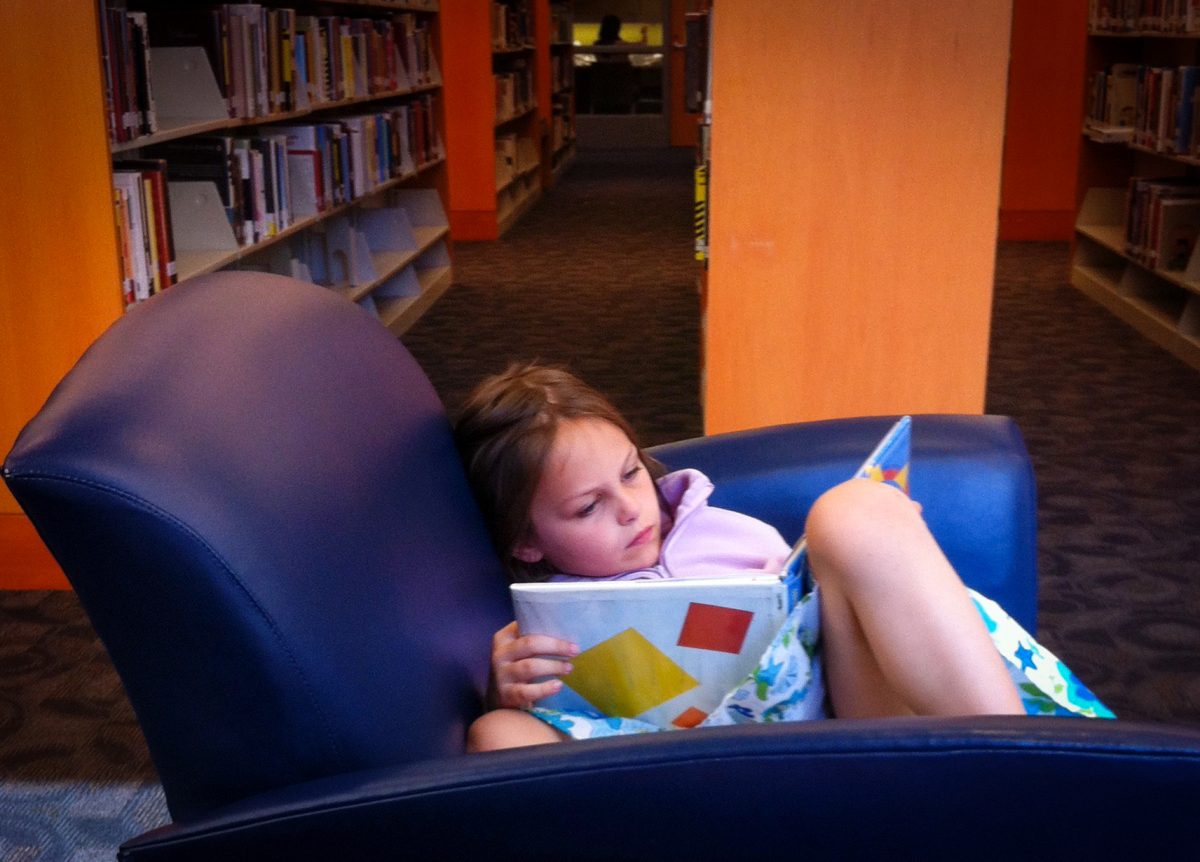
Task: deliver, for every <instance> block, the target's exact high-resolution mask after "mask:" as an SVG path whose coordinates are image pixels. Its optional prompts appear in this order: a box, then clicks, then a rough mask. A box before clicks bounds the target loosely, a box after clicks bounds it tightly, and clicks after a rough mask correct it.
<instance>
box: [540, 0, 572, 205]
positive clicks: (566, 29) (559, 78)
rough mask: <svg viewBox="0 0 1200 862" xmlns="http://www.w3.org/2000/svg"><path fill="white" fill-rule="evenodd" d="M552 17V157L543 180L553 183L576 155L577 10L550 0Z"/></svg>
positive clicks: (549, 77)
mask: <svg viewBox="0 0 1200 862" xmlns="http://www.w3.org/2000/svg"><path fill="white" fill-rule="evenodd" d="M549 11H550V20H549V48H550V50H549V69H548V74H547V75H546V76H545V79H546V81H547V84H548V87H547V90H548V93H549V97H548V98H547V99H546V100H545V101H546V102H547V103H548V104H549V105H550V112H549V114H550V116H549V121H550V145H549V154H550V157H549V158H548V159H546V162H545V165H544V169H543V172H542V177H543V179H542V182H543V184H545V185H552V184H553V182H554V180H555V178H557V177H558V176H559V175H560V174H562V172H563V171H564V170H566V168H567V166H568V165H570V163H571V160H572V159H574V157H575V149H576V135H575V42H574V36H573V35H572V24H573V23H574V10H573V7H572V4H571V3H570V2H569V0H551V3H550V7H549Z"/></svg>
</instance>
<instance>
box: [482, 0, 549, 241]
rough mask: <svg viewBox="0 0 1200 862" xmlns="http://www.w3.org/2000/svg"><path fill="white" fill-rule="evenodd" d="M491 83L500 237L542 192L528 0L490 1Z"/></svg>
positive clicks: (533, 46) (533, 52)
mask: <svg viewBox="0 0 1200 862" xmlns="http://www.w3.org/2000/svg"><path fill="white" fill-rule="evenodd" d="M491 10H492V18H491V23H492V78H493V80H494V82H495V86H496V121H495V123H496V133H495V154H496V223H497V231H498V233H499V234H501V235H503V234H504V233H505V231H507V230H508V229H509V228H510V227H511V226H512V225H513V224H514V223H515V222H516V221H517V220H518V219H519V218H520V217H521V216H522V215H524V213H525V212H526V210H528V209H529V207H530V206H532V205H533V203H534V201H536V200H537V198H538V196H539V195H540V194H541V192H542V180H541V175H540V174H541V166H542V164H541V162H542V160H541V153H540V150H539V147H538V144H537V140H536V134H537V107H538V103H537V91H536V90H535V84H534V81H535V65H536V63H537V56H536V51H537V45H536V42H535V38H534V27H533V10H532V8H531V6H530V4H529V3H528V2H526V0H506V2H494V3H492V4H491Z"/></svg>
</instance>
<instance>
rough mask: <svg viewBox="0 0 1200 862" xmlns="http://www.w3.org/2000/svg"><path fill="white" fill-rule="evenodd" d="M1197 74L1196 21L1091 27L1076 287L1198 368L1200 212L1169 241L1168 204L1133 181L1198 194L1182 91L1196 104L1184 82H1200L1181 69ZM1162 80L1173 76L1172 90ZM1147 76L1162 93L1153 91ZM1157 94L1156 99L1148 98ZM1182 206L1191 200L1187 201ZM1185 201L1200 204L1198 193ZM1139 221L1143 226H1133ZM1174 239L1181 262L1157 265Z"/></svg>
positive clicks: (1197, 127) (1199, 175)
mask: <svg viewBox="0 0 1200 862" xmlns="http://www.w3.org/2000/svg"><path fill="white" fill-rule="evenodd" d="M1097 14H1098V13H1097ZM1189 27H1190V29H1188V28H1189ZM1196 65H1200V18H1197V20H1195V21H1192V22H1190V23H1189V22H1188V21H1187V20H1186V18H1183V19H1180V20H1178V21H1176V20H1159V19H1146V20H1141V21H1125V20H1118V19H1115V18H1114V19H1108V18H1105V19H1103V20H1101V19H1100V18H1099V17H1097V16H1096V15H1094V16H1093V18H1092V20H1090V21H1089V25H1088V46H1087V69H1086V75H1087V84H1088V85H1089V86H1088V87H1087V89H1086V92H1087V94H1088V97H1087V98H1088V101H1087V104H1086V106H1085V110H1084V125H1083V130H1082V134H1081V136H1080V140H1081V143H1080V201H1079V208H1078V214H1077V217H1076V222H1075V241H1074V248H1073V253H1072V261H1071V283H1072V284H1073V285H1074V286H1075V287H1076V288H1078V289H1079V290H1080V291H1082V292H1083V293H1084V294H1086V295H1087V296H1088V297H1090V298H1091V299H1093V300H1095V301H1096V302H1098V303H1099V304H1101V305H1103V306H1104V307H1105V308H1107V309H1108V310H1109V311H1110V312H1112V313H1113V314H1114V315H1115V316H1117V317H1119V318H1120V319H1121V320H1123V321H1125V322H1126V323H1127V324H1129V325H1130V326H1131V327H1132V328H1133V329H1135V330H1136V331H1137V332H1139V333H1140V334H1141V335H1142V336H1144V337H1145V338H1147V339H1149V340H1151V341H1153V342H1154V343H1155V344H1158V345H1159V346H1160V347H1162V348H1163V349H1165V350H1167V351H1169V352H1170V353H1172V354H1174V355H1175V356H1176V357H1178V358H1179V359H1181V360H1182V361H1184V362H1186V363H1187V364H1189V365H1191V366H1192V367H1193V368H1197V369H1200V252H1197V250H1196V246H1197V243H1196V242H1195V239H1196V234H1197V231H1200V203H1198V204H1196V205H1195V206H1194V207H1193V208H1192V209H1194V216H1195V217H1194V218H1193V217H1190V216H1189V217H1188V218H1186V219H1185V220H1184V222H1186V223H1187V225H1188V226H1187V227H1183V229H1181V230H1174V231H1171V232H1170V234H1171V235H1170V236H1168V235H1167V231H1166V230H1162V229H1160V228H1161V225H1163V224H1166V222H1164V221H1163V220H1162V219H1161V218H1160V213H1162V212H1163V211H1165V209H1164V208H1163V205H1162V197H1160V196H1159V195H1158V194H1156V193H1155V194H1149V193H1147V192H1146V191H1136V192H1135V191H1133V190H1132V187H1131V183H1130V180H1131V179H1132V178H1146V179H1154V178H1161V179H1173V180H1175V181H1176V182H1178V183H1180V184H1182V185H1183V186H1184V187H1185V188H1187V187H1195V188H1196V189H1200V114H1197V113H1196V112H1194V111H1192V110H1191V107H1192V106H1191V104H1190V103H1191V101H1192V100H1191V98H1189V97H1187V96H1182V97H1181V96H1180V94H1179V91H1180V89H1185V90H1189V91H1190V92H1191V93H1193V94H1194V93H1195V90H1194V89H1191V87H1194V79H1193V83H1192V84H1191V85H1183V82H1184V81H1185V80H1186V79H1187V78H1191V77H1192V76H1193V75H1195V78H1200V73H1193V72H1187V73H1186V77H1185V73H1184V71H1183V70H1185V69H1187V67H1191V66H1196ZM1135 70H1136V74H1137V80H1136V81H1135V80H1132V75H1133V73H1134V71H1135ZM1120 72H1124V73H1125V77H1126V82H1127V83H1126V84H1125V86H1124V89H1125V92H1126V93H1131V95H1128V96H1124V97H1122V96H1119V95H1115V93H1117V92H1119V91H1120V90H1121V89H1122V87H1121V85H1119V84H1118V83H1116V81H1115V79H1116V78H1118V77H1121V76H1120V75H1119V73H1120ZM1164 72H1165V73H1167V74H1168V75H1169V77H1168V78H1165V80H1167V84H1166V86H1163V85H1162V81H1163V80H1164V77H1163V75H1164ZM1150 75H1153V76H1154V77H1157V82H1156V83H1154V84H1151V85H1149V89H1147V87H1148V85H1147V80H1148V77H1149V76H1150ZM1181 85H1183V86H1181ZM1154 88H1157V89H1158V92H1159V95H1158V96H1157V97H1147V95H1146V93H1147V92H1152V91H1153V89H1154ZM1184 103H1187V104H1186V105H1185V107H1182V108H1181V104H1184ZM1189 114H1190V116H1189ZM1122 116H1123V117H1124V119H1123V120H1122V119H1121V117H1122ZM1160 120H1161V122H1160ZM1168 194H1170V193H1168ZM1174 196H1175V197H1178V198H1181V199H1182V198H1185V195H1184V194H1183V193H1177V194H1175V195H1174ZM1186 197H1194V198H1196V199H1197V200H1200V194H1197V195H1187V196H1186ZM1134 204H1137V206H1135V205H1134ZM1168 206H1180V205H1178V204H1176V205H1168ZM1182 207H1184V208H1188V207H1191V205H1190V204H1187V203H1186V202H1185V203H1182ZM1135 211H1136V212H1137V213H1144V214H1145V215H1144V216H1142V215H1136V214H1135V215H1133V216H1131V212H1135ZM1131 218H1132V219H1134V223H1133V224H1132V226H1131V224H1130V220H1131ZM1173 237H1174V238H1176V239H1177V240H1178V241H1179V242H1185V243H1187V245H1186V246H1185V247H1184V249H1185V250H1184V252H1183V253H1182V254H1180V255H1176V256H1175V259H1173V260H1168V259H1165V255H1163V256H1161V257H1160V254H1159V249H1160V248H1161V247H1162V245H1161V243H1162V241H1163V240H1164V239H1167V240H1172V238H1173ZM1189 248H1190V251H1189V250H1188V249H1189Z"/></svg>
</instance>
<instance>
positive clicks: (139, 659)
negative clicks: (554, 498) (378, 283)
mask: <svg viewBox="0 0 1200 862" xmlns="http://www.w3.org/2000/svg"><path fill="white" fill-rule="evenodd" d="M4 476H5V479H6V481H7V482H8V484H9V486H10V488H11V489H12V491H13V494H14V495H15V496H16V497H17V499H18V501H19V502H20V503H21V505H22V506H23V508H24V509H25V511H26V512H27V513H28V514H29V516H30V518H31V519H32V521H33V523H34V525H35V526H36V527H37V529H38V531H39V533H40V534H41V536H42V538H43V539H44V540H45V542H46V544H47V546H48V547H49V548H50V550H51V551H52V552H53V553H54V555H55V557H56V558H57V560H58V561H59V563H60V564H61V565H62V567H63V569H64V571H65V573H66V575H67V577H68V578H69V580H70V581H71V583H72V585H73V586H74V588H75V590H76V591H77V593H78V596H79V599H80V601H81V603H82V604H83V606H84V608H85V610H86V611H87V613H88V615H89V617H90V619H91V621H92V623H93V625H94V626H95V628H96V631H97V633H98V634H99V636H100V638H101V640H102V641H103V642H104V644H105V646H106V648H107V649H108V652H109V654H110V656H111V657H112V660H113V663H114V665H115V666H116V668H117V670H118V672H119V673H120V675H121V678H122V681H123V682H124V685H125V688H126V691H127V693H128V695H129V698H130V701H131V702H132V704H133V706H134V709H135V710H136V712H137V715H138V719H139V721H140V723H141V726H142V729H143V731H144V732H145V735H146V740H147V742H148V744H149V748H150V752H151V755H152V756H153V759H154V762H155V765H156V767H157V769H158V772H159V776H160V778H161V780H162V783H163V788H164V790H165V793H166V797H167V802H168V805H169V807H170V809H171V813H172V815H173V816H174V817H175V819H177V820H179V819H186V818H187V817H188V816H189V815H194V814H198V813H200V812H202V811H205V810H207V809H209V808H211V807H212V806H215V805H218V804H222V803H225V802H228V801H231V800H234V799H237V798H240V797H244V796H247V795H249V794H252V793H255V792H259V791H261V790H265V789H268V788H271V787H277V786H280V785H284V784H291V783H293V782H296V781H301V780H305V779H308V778H315V777H318V776H322V775H327V774H332V773H337V772H343V771H346V770H350V769H356V768H366V767H371V766H379V765H385V764H394V763H401V762H406V761H412V760H417V759H423V758H427V757H430V756H437V755H442V754H446V753H452V752H457V751H461V750H462V746H463V737H464V732H465V725H466V724H467V723H468V722H469V721H470V720H471V719H472V718H473V717H474V716H475V715H477V714H478V712H479V710H480V707H481V696H482V693H483V690H484V686H485V683H486V675H487V662H488V654H489V639H490V633H491V632H493V631H495V630H496V629H497V628H499V627H500V626H501V625H503V624H504V623H505V622H506V621H507V620H508V619H509V618H511V613H510V610H509V607H508V600H507V590H506V588H505V578H504V575H503V573H502V570H501V567H500V564H499V562H498V560H497V559H496V556H495V554H494V552H493V551H492V548H491V545H490V542H489V540H488V537H487V533H486V530H485V527H484V525H483V522H482V518H481V516H480V515H479V512H478V510H477V508H476V506H475V503H474V500H473V499H472V497H471V495H470V491H469V489H468V486H467V484H466V480H465V478H464V475H463V471H462V469H461V466H460V464H459V461H458V458H457V456H456V454H455V451H454V446H453V441H452V437H451V433H450V427H449V424H448V422H447V420H446V418H445V415H444V412H443V408H442V405H441V403H440V402H439V400H438V398H437V395H436V393H435V392H434V390H433V389H432V387H431V386H430V384H429V382H428V380H427V379H426V377H425V375H424V374H423V373H422V371H421V370H420V368H418V366H417V365H416V363H415V361H414V360H413V359H412V357H411V356H410V355H409V354H408V352H407V351H406V350H405V349H404V347H403V346H402V345H401V344H400V343H399V342H398V341H397V340H396V338H394V337H393V336H392V335H391V334H390V333H389V332H388V331H387V330H386V329H385V328H384V327H383V326H382V325H380V323H379V322H378V321H377V320H374V319H373V318H372V317H371V316H370V315H369V314H368V313H367V312H365V311H364V310H363V309H361V308H358V307H356V306H355V305H353V304H351V303H348V302H346V301H345V300H344V299H341V298H340V297H338V296H336V295H334V294H332V293H331V292H330V291H328V290H325V289H322V288H319V287H314V286H313V285H308V284H303V283H301V282H297V281H294V280H292V279H287V278H283V277H279V276H272V275H262V274H258V273H239V272H229V273H217V274H214V275H210V276H205V277H203V278H199V279H195V280H194V281H189V282H188V283H186V284H184V285H180V286H178V287H175V288H172V289H171V290H170V291H167V292H166V293H164V294H162V295H161V296H157V297H154V298H153V299H152V300H150V301H149V302H146V303H144V304H142V305H139V306H136V307H134V308H133V309H132V310H130V311H129V312H128V313H127V314H125V315H124V317H123V318H122V319H121V320H119V321H118V322H117V323H116V324H114V325H113V326H112V327H111V328H110V329H109V331H108V332H106V333H105V334H104V335H103V336H102V337H101V338H100V339H98V340H97V342H96V343H95V344H94V345H93V346H92V347H91V348H90V349H89V350H88V351H87V353H86V354H85V355H84V356H83V357H82V358H81V359H80V361H79V362H78V364H77V365H76V366H75V368H74V369H73V370H72V371H71V372H70V373H69V374H68V375H67V377H66V378H65V379H64V380H63V381H62V383H61V384H60V385H59V386H58V387H57V389H56V390H55V391H54V393H53V394H52V396H51V397H50V399H49V400H48V402H47V403H46V405H45V407H44V408H43V409H42V410H41V411H40V412H39V414H38V415H37V416H36V417H35V418H34V419H33V420H32V421H31V422H30V423H29V424H28V425H27V426H26V428H25V429H24V431H23V432H22V433H21V435H20V437H19V438H18V440H17V442H16V444H15V445H14V447H13V450H12V452H11V453H10V454H9V456H8V458H7V460H6V462H5V466H4Z"/></svg>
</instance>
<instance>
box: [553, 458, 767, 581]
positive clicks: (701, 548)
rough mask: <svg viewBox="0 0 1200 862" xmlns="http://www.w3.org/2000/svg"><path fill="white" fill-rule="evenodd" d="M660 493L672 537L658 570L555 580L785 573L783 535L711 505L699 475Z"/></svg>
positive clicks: (680, 478) (683, 473)
mask: <svg viewBox="0 0 1200 862" xmlns="http://www.w3.org/2000/svg"><path fill="white" fill-rule="evenodd" d="M658 491H659V498H660V500H661V501H662V504H663V522H662V523H663V527H664V529H665V530H666V531H667V532H666V538H664V539H663V543H662V550H661V552H660V553H659V557H658V564H657V565H655V566H653V567H651V568H648V569H636V570H634V571H632V572H621V573H619V574H616V575H610V576H609V577H605V578H589V577H585V576H583V575H567V574H560V575H553V576H551V577H550V580H551V581H645V580H660V579H664V578H715V577H722V576H729V575H737V574H753V573H755V572H778V571H780V570H781V569H782V568H783V562H784V560H785V559H787V556H788V554H789V553H790V551H791V548H790V547H789V546H788V544H787V542H785V541H784V540H783V537H782V536H780V535H779V531H778V530H776V529H775V528H774V527H772V526H770V525H769V524H766V523H764V522H763V521H760V520H758V519H757V518H751V517H750V516H749V515H742V514H740V513H738V512H731V511H730V510H728V509H718V508H716V507H715V506H710V505H708V498H709V496H710V495H711V494H712V492H713V483H712V482H711V481H710V480H709V478H708V477H707V476H705V475H704V474H703V473H701V472H700V471H699V470H677V471H676V472H674V473H668V474H667V475H666V476H663V477H662V478H661V479H659V480H658ZM668 525H670V526H669V527H668Z"/></svg>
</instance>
